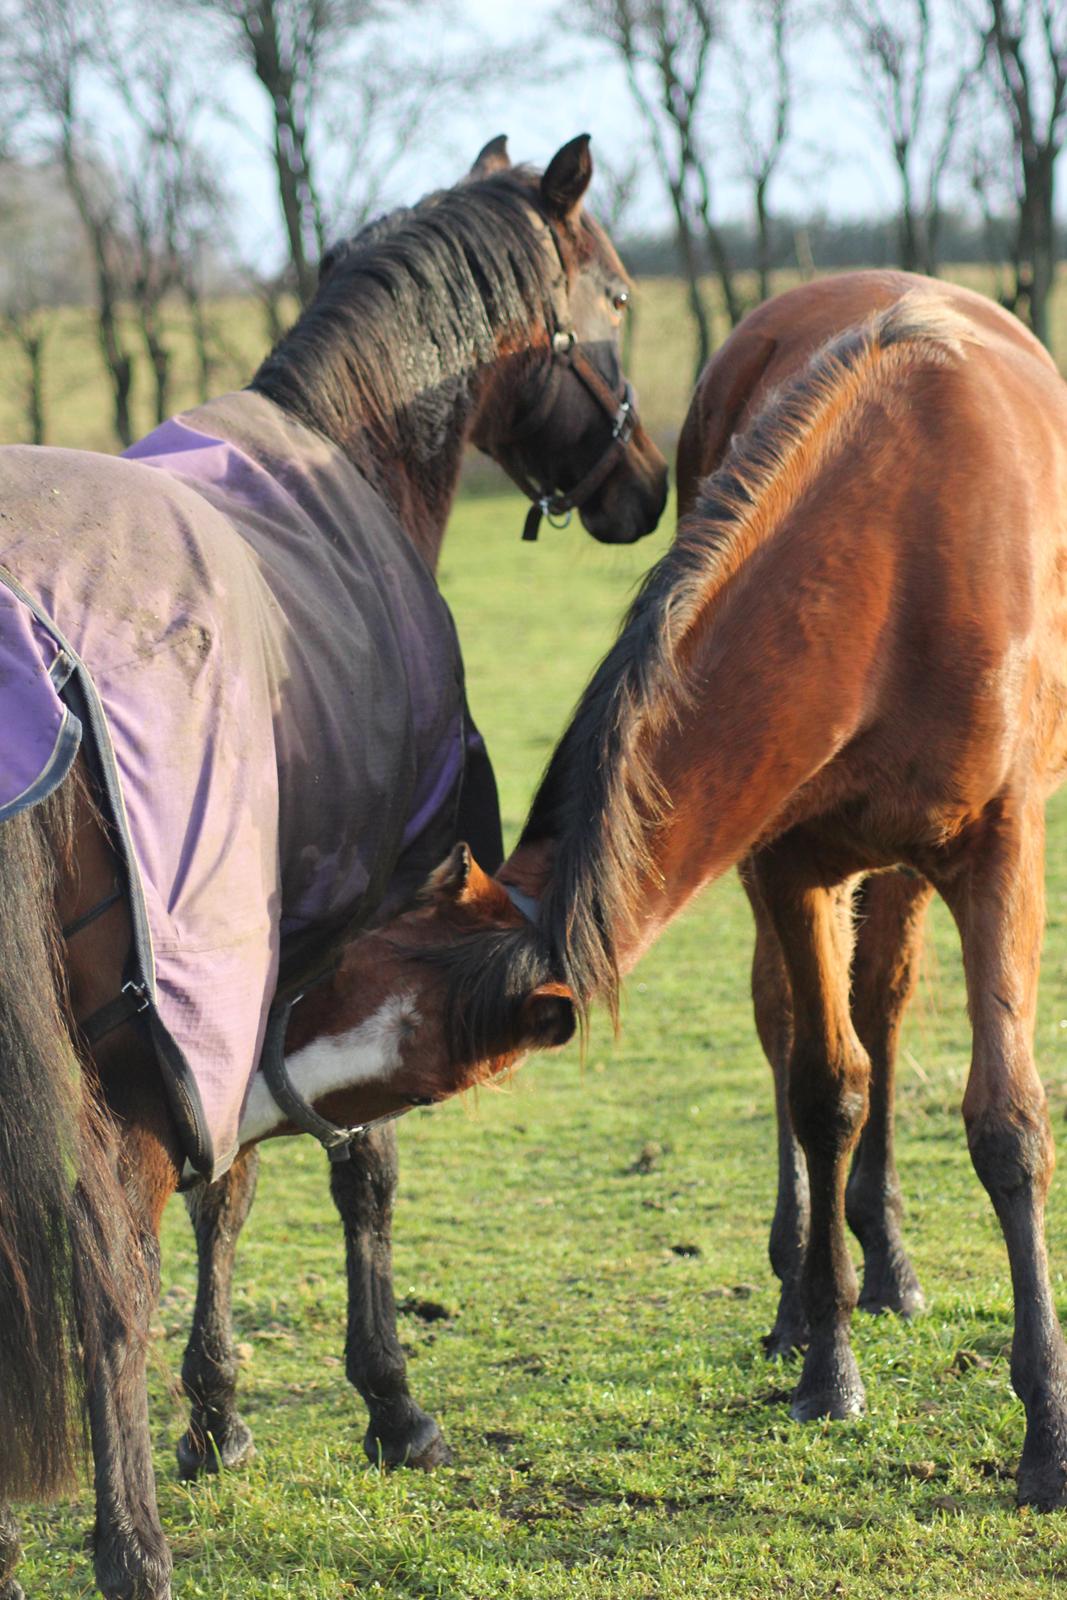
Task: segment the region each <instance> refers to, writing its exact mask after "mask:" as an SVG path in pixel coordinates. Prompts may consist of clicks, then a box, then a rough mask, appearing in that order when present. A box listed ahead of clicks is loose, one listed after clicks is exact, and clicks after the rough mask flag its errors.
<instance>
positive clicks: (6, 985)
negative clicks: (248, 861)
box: [0, 777, 130, 1501]
mask: <svg viewBox="0 0 1067 1600" xmlns="http://www.w3.org/2000/svg"><path fill="white" fill-rule="evenodd" d="M75 781H76V780H75V779H74V778H73V777H72V778H68V779H67V780H66V782H64V783H63V784H62V785H61V786H60V788H59V789H58V790H57V791H56V792H55V793H54V794H53V795H51V796H50V797H49V798H48V799H47V800H43V801H41V802H40V803H39V804H37V805H35V806H32V807H30V808H29V809H27V810H25V811H22V812H20V813H18V814H17V815H16V816H14V817H12V818H10V819H9V820H8V821H6V822H4V823H3V824H0V1501H8V1500H17V1499H41V1498H46V1497H49V1496H51V1495H54V1494H55V1493H57V1492H58V1491H59V1490H60V1489H62V1488H64V1487H66V1486H67V1485H69V1484H70V1483H71V1482H72V1480H73V1478H74V1473H75V1468H76V1466H77V1464H78V1461H79V1459H80V1457H81V1455H82V1453H83V1450H84V1441H85V1424H84V1420H83V1418H84V1407H83V1404H82V1369H83V1361H85V1360H92V1359H93V1352H94V1350H95V1349H96V1348H97V1346H98V1342H99V1336H100V1333H101V1332H102V1331H103V1329H104V1328H105V1327H106V1325H107V1324H108V1323H113V1321H114V1318H115V1316H116V1314H117V1315H118V1318H119V1320H120V1323H124V1322H125V1321H126V1318H125V1316H124V1314H123V1300H124V1298H125V1296H124V1295H123V1294H122V1293H120V1292H118V1284H119V1278H120V1276H124V1275H125V1272H126V1270H127V1269H126V1267H125V1265H124V1264H122V1263H123V1254H124V1252H123V1249H122V1247H123V1245H126V1246H127V1247H128V1245H129V1242H130V1235H129V1228H128V1220H127V1213H126V1208H125V1205H124V1202H123V1198H122V1193H121V1190H120V1188H119V1184H118V1181H117V1178H116V1177H115V1168H114V1163H113V1161H112V1159H111V1156H110V1152H109V1148H108V1144H109V1141H108V1136H107V1132H106V1129H105V1127H104V1122H103V1118H102V1116H101V1114H100V1113H99V1112H98V1111H97V1109H96V1106H95V1102H94V1101H93V1099H92V1097H91V1096H90V1095H89V1094H88V1093H87V1092H86V1089H85V1080H84V1077H83V1072H82V1067H81V1064H80V1062H79V1060H78V1056H77V1054H76V1051H75V1048H74V1045H73V1042H72V1039H71V1034H70V1030H69V1028H68V1025H67V1022H66V1016H65V1004H64V980H63V976H62V967H61V964H60V958H59V950H60V933H59V927H58V924H57V919H56V911H55V890H56V881H57V874H58V871H59V870H60V867H61V864H62V863H63V862H64V861H65V860H67V861H69V860H70V858H71V852H72V846H73V814H74V813H73V794H74V783H75ZM113 1263H114V1264H116V1265H115V1266H113V1265H112V1264H113Z"/></svg>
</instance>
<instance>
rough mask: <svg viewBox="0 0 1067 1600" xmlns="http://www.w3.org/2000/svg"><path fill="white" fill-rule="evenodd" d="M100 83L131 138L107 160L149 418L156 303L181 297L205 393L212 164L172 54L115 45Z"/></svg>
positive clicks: (161, 379)
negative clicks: (113, 176) (119, 205)
mask: <svg viewBox="0 0 1067 1600" xmlns="http://www.w3.org/2000/svg"><path fill="white" fill-rule="evenodd" d="M108 79H109V81H110V83H111V84H112V85H113V87H114V88H115V90H116V92H117V93H118V94H119V96H120V97H121V100H122V102H123V104H124V106H125V108H126V111H127V113H128V115H129V118H130V122H131V125H132V130H133V137H132V138H131V140H130V141H129V142H128V144H127V148H126V152H125V154H124V156H122V157H119V156H116V168H117V171H118V177H117V184H118V186H119V188H120V190H121V194H122V198H123V201H124V204H125V209H126V214H127V215H126V229H125V231H126V236H127V250H128V255H129V270H128V281H129V291H130V299H131V301H132V303H133V306H134V308H135V310H136V313H137V319H138V322H139V324H140V328H141V335H142V338H143V340H144V343H145V349H146V351H147V354H148V359H149V364H150V366H151V368H152V375H153V381H154V386H155V415H156V420H157V422H162V421H164V420H165V419H166V417H168V416H169V415H170V381H171V361H172V354H173V352H172V350H171V347H170V344H169V342H168V338H167V333H166V326H165V320H164V307H165V305H166V302H167V301H168V299H173V298H174V297H175V296H177V295H179V294H180V295H181V296H182V297H183V298H184V299H185V302H186V305H187V307H188V309H189V312H190V320H191V323H192V328H193V336H194V343H195V345H196V350H197V358H198V365H199V369H200V391H201V394H202V395H203V396H204V398H206V397H207V395H208V393H209V392H210V381H211V371H212V363H213V357H212V353H211V348H210V334H209V323H208V316H207V311H206V308H205V305H204V297H203V265H204V257H205V254H206V252H207V250H208V249H209V248H211V247H212V246H213V245H214V244H215V243H216V242H217V240H218V238H219V236H220V234H221V231H222V228H221V221H220V218H221V214H222V207H223V194H222V186H221V183H220V180H219V178H218V176H217V174H216V172H215V170H214V166H213V163H212V162H211V160H210V158H209V157H208V155H207V153H206V151H205V149H204V148H203V146H202V144H201V143H200V141H199V140H198V138H197V121H198V118H199V117H200V116H201V114H202V113H203V111H204V109H205V106H206V104H207V101H206V98H205V96H204V94H203V92H202V91H201V89H200V88H199V87H198V86H197V85H195V84H194V83H193V82H192V81H191V80H190V78H189V77H188V76H186V75H185V74H184V73H183V71H182V70H181V69H180V67H179V65H178V55H177V52H176V51H175V50H168V49H166V48H163V49H161V48H160V40H159V36H158V35H154V36H153V47H152V49H151V51H147V50H143V49H142V50H138V49H137V48H136V44H135V41H133V40H128V39H124V40H122V41H121V42H120V44H119V47H118V48H117V49H116V50H115V51H114V52H113V54H112V58H111V60H110V62H109V70H108Z"/></svg>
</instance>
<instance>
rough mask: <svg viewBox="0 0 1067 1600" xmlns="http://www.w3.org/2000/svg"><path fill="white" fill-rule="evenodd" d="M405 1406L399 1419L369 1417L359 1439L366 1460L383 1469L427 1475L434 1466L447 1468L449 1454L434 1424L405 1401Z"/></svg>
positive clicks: (411, 1403)
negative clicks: (398, 1468)
mask: <svg viewBox="0 0 1067 1600" xmlns="http://www.w3.org/2000/svg"><path fill="white" fill-rule="evenodd" d="M408 1407H409V1409H408V1410H407V1412H406V1414H405V1415H404V1416H403V1418H398V1417H397V1416H395V1415H392V1416H388V1417H386V1416H382V1415H380V1414H375V1415H373V1416H372V1417H371V1422H370V1426H369V1427H368V1429H367V1432H366V1434H365V1435H364V1438H363V1450H364V1453H365V1454H366V1456H367V1459H368V1461H370V1462H371V1463H372V1464H373V1465H374V1466H376V1467H382V1468H385V1469H386V1470H389V1469H391V1468H393V1467H412V1468H415V1469H416V1470H418V1471H422V1472H431V1471H432V1470H433V1469H434V1467H443V1466H447V1465H448V1463H449V1462H450V1461H451V1460H452V1452H451V1450H450V1449H449V1448H448V1445H447V1443H446V1441H445V1437H444V1434H443V1433H442V1432H441V1429H440V1428H439V1427H438V1425H437V1423H436V1421H435V1420H434V1418H433V1417H431V1416H430V1415H429V1413H428V1412H426V1411H423V1410H421V1408H420V1407H419V1406H417V1405H415V1403H414V1401H409V1402H408Z"/></svg>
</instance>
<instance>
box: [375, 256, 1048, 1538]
mask: <svg viewBox="0 0 1067 1600" xmlns="http://www.w3.org/2000/svg"><path fill="white" fill-rule="evenodd" d="M1065 504H1067V388H1065V386H1064V384H1063V382H1062V381H1061V379H1060V378H1059V377H1058V375H1057V374H1056V373H1055V371H1054V370H1053V369H1052V367H1051V365H1050V364H1049V362H1048V360H1047V359H1046V358H1045V357H1044V356H1043V355H1040V354H1038V353H1037V352H1036V351H1035V350H1034V349H1033V348H1031V347H1030V345H1029V343H1028V342H1027V341H1025V340H1023V341H1021V340H1020V339H1019V338H1018V337H1017V336H1016V335H1015V333H1014V330H1005V328H1004V326H1003V324H1002V323H1001V321H1000V319H999V318H998V317H996V316H995V315H993V316H986V315H985V314H984V313H982V314H976V313H974V312H973V310H972V307H971V305H970V303H969V302H967V301H965V300H961V299H960V298H959V297H958V296H956V295H955V294H954V293H952V292H950V291H945V290H943V289H941V288H940V287H939V286H931V287H930V288H929V289H924V290H922V291H920V292H915V293H909V294H906V295H904V296H903V297H902V298H900V299H898V300H896V302H895V303H893V304H891V305H890V306H889V307H888V309H886V310H885V311H883V312H880V313H878V314H877V315H874V316H872V317H869V318H866V319H864V320H863V321H861V322H860V323H858V324H857V325H855V326H853V327H851V328H849V329H847V330H846V331H845V332H843V333H841V334H840V335H838V336H837V337H835V338H833V339H831V340H830V341H829V342H828V343H827V344H826V345H824V346H823V347H822V348H821V349H820V350H818V351H817V353H816V354H815V355H814V356H813V358H812V359H811V361H810V362H809V363H808V364H807V365H806V366H805V367H804V368H803V370H802V371H800V372H799V373H798V374H796V375H795V376H794V378H793V379H792V380H791V381H788V382H787V383H786V384H785V385H784V386H783V387H782V388H781V389H780V390H779V391H778V392H777V393H776V394H774V395H772V396H771V398H770V399H769V400H768V401H767V403H766V405H765V406H764V407H763V408H762V409H761V410H760V411H759V412H758V413H757V415H756V416H755V417H754V418H753V420H752V421H751V422H750V423H748V425H747V426H745V428H744V430H743V431H742V432H741V434H740V435H738V436H736V437H735V438H734V440H733V442H732V444H731V446H730V449H729V451H728V453H727V455H726V458H725V460H724V462H723V463H722V465H721V466H720V468H719V470H718V471H717V472H716V473H715V474H714V475H713V476H712V477H710V478H708V479H707V480H705V481H704V483H703V484H702V485H701V487H700V489H699V492H698V493H697V495H696V497H695V500H694V502H693V503H692V504H691V506H690V509H689V511H688V512H687V514H686V515H685V516H684V517H683V518H682V521H681V524H680V526H679V530H678V537H677V540H676V542H675V544H674V545H673V547H672V548H671V549H670V550H669V551H668V553H667V554H666V555H665V556H664V557H663V558H662V559H661V560H660V561H659V562H658V563H657V565H656V566H655V567H654V568H653V569H652V571H651V572H650V574H649V576H648V578H647V580H646V581H645V584H644V585H643V587H642V590H641V592H640V594H639V595H638V598H637V600H636V601H635V603H634V606H633V608H632V609H631V611H630V613H629V616H628V618H627V620H626V622H625V623H624V626H623V628H622V631H621V634H620V636H619V638H618V641H617V642H616V644H615V646H614V647H613V649H612V650H611V651H610V653H609V654H608V656H607V657H606V659H605V661H604V662H603V664H602V665H601V667H600V668H599V670H598V671H597V673H596V674H595V676H594V677H593V680H592V682H591V684H590V686H589V688H588V689H587V691H586V693H585V695H584V696H583V698H582V700H581V702H580V704H579V707H578V709H577V712H576V713H575V716H574V718H573V720H572V722H571V724H570V726H569V728H568V730H567V732H566V733H565V735H564V737H563V739H562V741H561V743H560V745H559V746H558V748H557V750H556V752H555V754H554V756H553V757H552V760H551V761H550V763H549V767H548V770H547V773H546V775H545V778H544V780H543V782H542V785H541V787H540V789H539V791H538V793H537V796H536V798H535V800H534V803H533V807H532V810H531V812H530V816H529V818H528V821H527V824H526V827H525V830H524V832H523V835H522V838H521V839H520V842H519V844H518V846H517V848H516V849H515V851H514V852H513V853H512V855H511V856H510V857H509V859H508V861H507V862H506V863H505V865H504V866H503V867H502V868H501V869H500V871H499V873H498V874H497V875H496V876H495V877H494V878H489V877H486V876H485V874H483V873H482V872H481V871H480V870H479V869H478V867H477V865H476V864H475V863H474V862H473V861H472V860H471V857H470V854H469V851H467V850H466V849H465V848H464V847H462V846H460V847H457V849H456V850H455V851H454V852H453V854H452V856H451V857H450V858H449V860H448V861H446V862H445V863H444V865H443V866H442V867H441V868H439V869H438V871H437V873H436V874H435V875H434V876H433V878H432V879H431V880H430V883H429V885H428V888H427V891H426V894H425V904H424V905H423V906H422V907H420V908H418V909H417V910H415V911H412V912H409V913H407V914H406V915H405V916H403V917H401V918H399V919H396V920H395V921H394V922H393V923H391V924H390V925H389V926H388V927H386V928H385V929H383V930H380V931H376V932H371V933H368V934H366V935H364V936H362V938H360V939H359V940H357V941H356V942H354V943H353V945H352V946H351V947H350V948H349V949H348V951H347V952H346V956H345V965H344V977H345V982H346V984H347V985H348V986H349V991H350V993H351V994H352V995H353V997H358V1000H356V1001H355V1003H354V1005H353V1007H352V1009H351V1011H350V1013H349V1017H348V1024H349V1026H353V1025H355V1024H356V1023H357V1022H358V1020H359V1018H360V1016H361V1015H364V1014H365V1010H366V1007H368V1006H380V1005H382V1004H383V1003H386V1002H387V1001H389V1000H392V1001H393V1002H394V1003H396V1002H398V1001H399V1000H400V998H403V1001H404V1004H405V1005H407V1006H408V1007H409V1008H410V1010H409V1015H410V1017H411V1030H410V1033H409V1035H408V1037H407V1038H406V1040H405V1044H404V1047H403V1050H402V1056H404V1055H405V1054H406V1052H407V1051H411V1052H412V1054H413V1056H414V1054H415V1053H418V1055H419V1056H420V1058H423V1059H424V1058H425V1056H426V1054H427V1053H428V1052H436V1053H437V1055H438V1056H439V1057H440V1059H441V1062H442V1065H444V1064H445V1063H447V1064H448V1067H449V1070H451V1071H453V1072H461V1073H465V1072H484V1071H485V1070H487V1069H491V1070H499V1069H501V1068H503V1067H505V1066H507V1065H508V1064H511V1063H513V1062H514V1061H515V1060H516V1059H517V1056H518V1054H519V1053H520V1051H521V1048H522V1043H521V1041H522V1039H523V1038H524V1037H525V1036H526V1035H527V1034H528V1033H529V1031H531V1028H532V1026H533V1025H534V1022H536V1027H537V1029H538V1030H539V1031H541V1032H542V1033H543V1034H545V1035H546V1036H550V1037H552V1038H553V1039H555V1040H557V1041H559V1040H563V1039H564V1038H566V1037H567V1036H568V1035H569V1034H570V1033H571V1032H572V1031H573V1029H574V1027H575V1025H576V1015H578V1016H580V1015H582V1014H583V1013H584V1011H585V1008H586V1007H587V1006H588V1005H589V1003H590V1002H592V1001H593V1000H596V999H599V1000H601V1001H603V1002H604V1003H606V1005H607V1006H608V1007H609V1009H610V1010H612V1011H614V1010H615V1008H616V1005H617V998H618V992H619V984H620V980H621V977H622V975H623V974H625V973H626V972H627V971H628V970H629V969H630V968H631V967H632V966H633V965H634V963H635V962H636V961H637V960H638V958H639V957H640V955H641V953H642V952H643V951H644V950H645V949H646V948H647V947H648V946H649V945H650V944H651V943H652V942H653V940H654V939H655V938H656V937H657V935H658V934H659V933H660V931H661V930H662V929H663V928H664V927H665V926H666V924H667V923H668V922H669V921H670V920H671V918H672V917H674V916H675V915H677V913H678V912H679V911H680V910H681V909H682V908H683V907H684V906H685V905H686V904H687V902H688V901H689V900H690V899H691V897H692V896H693V895H694V894H696V893H697V891H698V890H700V889H701V888H702V887H703V886H704V885H706V884H707V883H708V882H710V881H711V880H713V879H715V878H717V877H719V876H720V875H721V874H722V873H724V872H725V871H726V870H727V869H728V868H729V867H730V866H732V865H735V864H737V863H738V862H740V861H741V860H742V859H745V858H750V859H751V862H752V867H751V871H752V874H753V876H754V878H755V882H756V887H757V889H758V892H759V896H760V901H761V905H762V907H763V908H764V909H765V911H766V915H767V916H768V918H769V919H770V921H771V924H772V925H773V928H774V932H775V936H776V938H777V940H778V941H779V945H780V948H781V952H782V959H783V961H784V964H785V967H786V971H787V973H788V979H789V990H790V995H791V1002H792V1004H791V1010H792V1028H791V1039H790V1044H789V1066H788V1099H789V1106H790V1112H791V1116H792V1123H793V1127H794V1128H795V1130H796V1136H797V1138H798V1140H799V1142H800V1145H801V1147H802V1149H803V1151H804V1155H805V1159H806V1164H807V1170H808V1179H809V1186H810V1197H811V1213H810V1228H809V1235H808V1240H807V1248H806V1251H805V1255H804V1264H803V1270H802V1282H801V1292H802V1295H803V1304H804V1310H805V1313H806V1317H807V1322H808V1327H809V1330H810V1338H809V1343H808V1346H807V1351H806V1355H805V1358H804V1364H803V1369H802V1371H801V1374H800V1378H799V1382H798V1384H797V1387H796V1390H795V1393H794V1396H793V1403H792V1410H793V1415H794V1416H795V1417H796V1418H798V1419H807V1418H814V1417H843V1416H849V1415H852V1414H854V1413H856V1412H859V1411H860V1410H861V1409H862V1407H863V1404H864V1391H863V1384H862V1381H861V1378H860V1374H859V1370H858V1368H857V1365H856V1361H855V1358H854V1355H853V1352H852V1348H851V1344H850V1339H849V1324H850V1320H851V1315H852V1310H853V1308H854V1306H855V1304H856V1300H857V1284H856V1279H855V1275H854V1272H853V1269H852V1265H851V1261H850V1258H849V1254H848V1251H847V1249H846V1245H845V1235H844V1228H845V1212H844V1204H845V1180H846V1176H847V1172H848V1163H849V1159H850V1157H851V1155H852V1152H853V1149H854V1147H855V1144H856V1141H857V1139H858V1137H859V1134H860V1131H861V1129H862V1127H863V1124H864V1121H865V1119H866V1116H867V1106H868V1082H869V1078H870V1071H871V1063H870V1057H869V1054H868V1051H867V1050H866V1048H865V1047H864V1044H863V1042H862V1040H861V1038H860V1036H859V1034H858V1031H857V1028H856V1026H855V1022H854V1020H853V1016H852V1012H851V1007H850V997H849V987H850V967H851V961H852V954H853V936H854V922H853V913H852V897H853V893H854V890H855V885H856V884H857V882H858V881H859V879H860V877H861V876H862V875H865V874H868V873H871V872H879V871H885V870H892V869H894V868H896V867H897V866H898V865H900V864H904V865H906V866H908V867H910V868H911V869H912V870H914V871H915V872H917V873H919V874H921V876H922V878H923V879H925V880H926V881H927V882H929V883H932V884H933V885H934V886H935V888H936V889H937V890H938V892H939V893H940V894H941V895H942V896H943V898H944V899H945V901H946V902H947V904H948V906H949V908H950V909H951V911H952V914H953V916H954V918H955V920H956V923H957V925H958V927H959V931H960V937H961V942H962V947H963V962H964V969H965V974H966V981H967V989H968V996H969V1012H970V1020H971V1028H972V1035H973V1054H972V1064H971V1072H970V1077H969V1080H968V1084H967V1089H966V1093H965V1096H964V1102H963V1115H964V1121H965V1125H966V1130H967V1137H968V1143H969V1146H970V1151H971V1156H972V1160H973V1163H974V1166H975V1168H976V1170H977V1172H978V1175H979V1177H980V1179H981V1181H982V1183H983V1184H984V1185H985V1187H986V1189H987V1191H988V1193H989V1195H990V1198H991V1199H992V1201H993V1205H994V1208H995V1210H996V1213H997V1216H998V1218H999V1220H1000V1223H1001V1227H1002V1230H1003V1233H1004V1238H1005V1242H1006V1245H1007V1250H1008V1257H1009V1261H1010V1265H1011V1273H1012V1280H1013V1286H1014V1296H1015V1338H1014V1344H1013V1348H1012V1360H1011V1376H1012V1382H1013V1384H1014V1386H1015V1389H1016V1391H1017V1393H1018V1394H1019V1396H1020V1397H1021V1399H1022V1401H1023V1403H1024V1406H1025V1409H1026V1440H1025V1445H1024V1448H1023V1454H1022V1462H1021V1465H1020V1469H1019V1475H1018V1494H1019V1499H1020V1501H1021V1502H1023V1503H1026V1504H1031V1505H1034V1506H1037V1507H1039V1508H1041V1509H1047V1508H1051V1507H1055V1506H1062V1505H1064V1504H1065V1503H1067V1349H1065V1346H1064V1341H1063V1336H1062V1333H1061V1330H1060V1326H1059V1322H1058V1320H1057V1316H1056V1311H1055V1306H1054V1302H1053V1297H1052V1290H1051V1285H1050V1281H1049V1270H1048V1262H1047V1258H1046V1253H1045V1244H1044V1204H1045V1196H1046V1192H1047V1189H1048V1184H1049V1180H1050V1177H1051V1173H1052V1166H1053V1151H1052V1137H1051V1131H1050V1126H1049V1119H1048V1112H1047V1109H1046V1103H1045V1095H1044V1091H1043V1089H1042V1086H1041V1083H1040V1080H1039V1078H1038V1075H1037V1071H1036V1068H1035V1065H1034V1056H1033V1027H1034V1006H1035V992H1036V985H1037V973H1038V961H1039V951H1040V943H1041V933H1042V923H1043V837H1044V807H1045V800H1046V797H1047V795H1048V793H1049V792H1050V790H1051V789H1053V788H1054V787H1055V786H1056V785H1057V784H1058V783H1059V781H1060V779H1061V777H1062V774H1063V771H1064V767H1065V764H1067V649H1065V638H1067V577H1065V573H1067V544H1065V539H1064V518H1063V506H1064V505H1065ZM364 985H366V992H364V987H363V986H364ZM553 996H554V997H555V998H554V1001H553V998H552V997H553ZM553 1005H554V1016H553V1015H552V1011H551V1009H550V1008H551V1007H552V1006H553Z"/></svg>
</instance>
